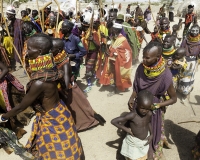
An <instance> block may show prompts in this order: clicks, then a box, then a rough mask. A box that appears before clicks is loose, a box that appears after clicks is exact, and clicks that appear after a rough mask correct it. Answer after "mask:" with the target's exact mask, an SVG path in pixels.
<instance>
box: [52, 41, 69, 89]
mask: <svg viewBox="0 0 200 160" xmlns="http://www.w3.org/2000/svg"><path fill="white" fill-rule="evenodd" d="M63 48H64V43H63V42H62V40H60V39H58V40H53V48H52V49H51V52H52V53H53V56H56V55H57V54H58V53H60V52H62V50H63ZM60 69H61V70H63V71H64V79H65V85H66V89H68V87H69V82H70V77H71V73H72V72H71V66H70V64H69V63H65V64H64V65H63V66H62V68H60Z"/></svg>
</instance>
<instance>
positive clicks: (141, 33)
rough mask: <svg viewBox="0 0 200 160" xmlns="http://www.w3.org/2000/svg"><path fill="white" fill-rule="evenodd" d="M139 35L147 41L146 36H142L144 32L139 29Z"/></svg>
mask: <svg viewBox="0 0 200 160" xmlns="http://www.w3.org/2000/svg"><path fill="white" fill-rule="evenodd" d="M140 35H141V37H142V38H143V39H144V40H145V42H146V43H148V42H147V40H146V37H145V36H144V34H143V32H142V31H140Z"/></svg>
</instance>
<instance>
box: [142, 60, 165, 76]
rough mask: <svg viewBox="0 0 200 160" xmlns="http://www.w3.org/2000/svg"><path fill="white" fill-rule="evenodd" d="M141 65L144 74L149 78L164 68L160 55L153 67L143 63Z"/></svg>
mask: <svg viewBox="0 0 200 160" xmlns="http://www.w3.org/2000/svg"><path fill="white" fill-rule="evenodd" d="M143 66H144V74H145V75H146V76H147V77H149V78H153V77H157V76H159V75H160V74H161V73H163V71H164V70H165V60H164V58H163V57H161V58H160V60H159V62H158V64H157V65H155V66H153V67H147V66H145V65H144V64H143Z"/></svg>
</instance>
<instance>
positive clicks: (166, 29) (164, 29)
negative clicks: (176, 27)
mask: <svg viewBox="0 0 200 160" xmlns="http://www.w3.org/2000/svg"><path fill="white" fill-rule="evenodd" d="M169 24H170V22H169V19H168V18H166V17H163V18H161V19H160V30H159V35H158V37H159V38H160V42H162V41H163V38H164V36H165V35H168V34H171V30H170V26H169Z"/></svg>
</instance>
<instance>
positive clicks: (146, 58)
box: [128, 47, 177, 110]
mask: <svg viewBox="0 0 200 160" xmlns="http://www.w3.org/2000/svg"><path fill="white" fill-rule="evenodd" d="M160 56H161V53H159V50H158V48H157V47H152V48H151V49H150V50H149V51H147V52H143V63H144V65H146V66H148V67H150V66H152V65H154V64H156V63H157V62H158V60H159V59H160ZM167 93H168V95H169V97H170V99H169V100H166V101H164V102H160V103H158V105H159V106H160V107H164V106H169V105H172V104H174V103H176V101H177V95H176V91H175V89H174V87H173V83H171V84H170V86H169V88H168V89H167ZM136 95H137V93H136V91H134V90H133V92H132V95H131V97H130V99H129V101H128V106H129V109H130V110H133V103H134V99H135V98H136Z"/></svg>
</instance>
